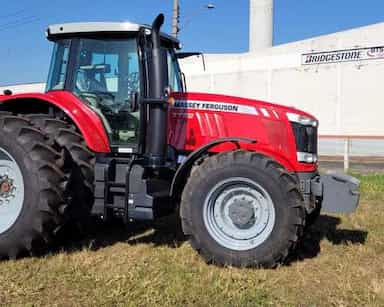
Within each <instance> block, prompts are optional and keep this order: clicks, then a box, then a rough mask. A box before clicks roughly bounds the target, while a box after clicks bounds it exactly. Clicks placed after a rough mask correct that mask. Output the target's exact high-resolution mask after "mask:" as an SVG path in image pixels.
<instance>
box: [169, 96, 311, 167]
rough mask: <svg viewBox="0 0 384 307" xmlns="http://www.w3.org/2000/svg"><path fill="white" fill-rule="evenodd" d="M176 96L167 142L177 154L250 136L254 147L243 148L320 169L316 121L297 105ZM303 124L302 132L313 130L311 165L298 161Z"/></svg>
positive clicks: (297, 164)
mask: <svg viewBox="0 0 384 307" xmlns="http://www.w3.org/2000/svg"><path fill="white" fill-rule="evenodd" d="M172 98H173V99H171V100H172V101H171V111H170V116H169V121H170V123H169V125H168V126H169V131H168V143H169V144H171V145H173V146H174V147H175V148H177V149H178V150H181V151H183V150H184V151H186V152H188V151H193V150H195V149H196V148H199V147H200V146H203V145H204V144H207V143H209V142H212V141H214V140H217V139H220V138H229V137H239V138H250V139H254V140H255V141H256V143H255V144H254V145H244V147H249V149H250V150H255V151H258V152H260V153H264V154H266V155H268V156H271V157H274V158H275V160H277V161H278V162H279V163H281V164H282V165H284V167H285V168H286V169H288V170H295V171H298V170H300V171H313V170H315V169H316V165H317V164H316V162H317V156H316V154H317V152H316V151H317V127H318V121H317V119H316V118H315V117H314V116H312V115H311V114H308V113H306V112H303V111H301V110H298V109H296V108H293V107H286V106H281V105H278V104H272V103H268V102H264V101H259V100H252V99H245V98H240V97H233V96H225V95H215V94H203V93H174V94H173V95H172ZM300 126H301V127H302V128H303V130H306V128H305V127H308V126H309V127H311V129H310V130H312V131H313V134H312V135H311V136H310V142H311V144H310V148H311V150H313V151H314V152H313V157H314V158H313V160H311V161H310V160H309V159H308V161H307V162H308V163H303V161H300V160H301V158H300V157H299V154H301V150H298V149H299V145H297V144H296V143H297V142H298V141H299V138H302V136H300V135H299V134H301V133H302V132H303V131H302V130H301V131H299V134H298V133H296V134H295V129H299V130H300ZM304 133H305V131H304ZM296 138H297V139H298V140H296ZM304 138H305V137H304ZM299 142H301V141H299ZM300 145H302V144H300ZM304 145H305V144H304ZM227 146H232V145H227ZM217 150H218V151H222V150H223V148H218V149H217Z"/></svg>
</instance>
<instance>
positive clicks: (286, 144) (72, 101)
mask: <svg viewBox="0 0 384 307" xmlns="http://www.w3.org/2000/svg"><path fill="white" fill-rule="evenodd" d="M172 96H173V97H174V98H175V99H176V100H177V101H180V100H182V101H200V102H202V103H205V102H218V103H230V104H236V105H243V106H249V107H252V108H255V109H256V111H257V113H258V114H257V115H251V114H240V113H235V112H221V111H213V110H196V109H175V108H171V109H170V112H169V125H168V143H169V144H171V145H173V146H174V147H175V148H177V149H178V150H179V151H186V152H190V151H193V150H195V149H198V148H199V147H201V146H203V145H204V144H206V143H208V142H211V141H213V140H215V139H218V138H224V137H246V138H253V139H255V140H257V143H256V144H245V143H244V144H241V147H242V148H243V149H247V150H252V151H257V152H260V153H263V154H265V155H267V156H269V157H271V158H273V159H274V160H276V161H277V162H279V163H280V164H282V165H283V166H284V167H285V168H286V169H287V170H289V171H296V172H311V171H314V170H316V169H317V165H315V164H304V163H299V162H298V161H297V157H296V146H295V139H294V135H293V131H292V129H291V126H290V124H289V121H288V118H287V116H286V113H287V112H292V113H296V114H300V115H305V116H308V117H313V116H311V115H309V114H308V113H305V112H302V111H300V110H297V109H294V108H290V107H284V106H280V105H275V104H271V103H267V102H262V101H257V100H250V99H244V98H239V97H231V96H224V95H212V94H200V93H187V94H181V93H174V94H173V95H172ZM33 99H37V100H41V101H46V102H48V103H51V104H53V105H55V106H57V107H58V108H60V109H62V110H63V111H64V112H65V113H66V114H67V115H68V116H69V117H70V118H71V119H72V120H73V122H74V123H75V124H76V125H77V127H78V128H79V130H80V131H81V133H82V134H83V136H84V138H85V141H86V142H87V145H88V147H89V148H90V149H91V150H92V151H94V152H99V153H106V152H110V146H109V141H108V137H107V135H106V133H105V129H104V127H103V124H102V122H101V120H100V118H99V117H98V115H97V114H96V113H95V112H94V111H93V110H91V109H90V108H89V107H88V106H87V105H85V104H84V103H83V102H82V101H81V100H79V99H78V98H77V97H76V96H74V95H73V94H71V93H69V92H65V91H52V92H49V93H46V94H40V93H34V94H21V95H11V96H1V95H0V103H9V102H16V101H19V103H31V100H33ZM262 109H264V112H265V111H266V112H267V113H268V114H269V116H266V115H265V114H263V112H262V111H261V110H262ZM234 148H235V146H234V145H233V144H229V143H226V144H222V145H219V146H216V147H215V148H214V149H213V151H214V152H222V151H228V150H233V149H234Z"/></svg>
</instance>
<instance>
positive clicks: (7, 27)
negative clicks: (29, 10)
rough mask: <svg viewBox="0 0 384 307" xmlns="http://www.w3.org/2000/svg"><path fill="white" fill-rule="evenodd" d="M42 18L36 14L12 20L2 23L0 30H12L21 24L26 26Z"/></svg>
mask: <svg viewBox="0 0 384 307" xmlns="http://www.w3.org/2000/svg"><path fill="white" fill-rule="evenodd" d="M40 19H41V18H40V17H36V16H29V17H27V18H23V19H19V20H16V21H12V22H7V23H4V24H2V25H0V32H2V31H6V30H10V29H13V28H16V27H19V26H24V25H27V24H30V23H33V22H37V21H39V20H40Z"/></svg>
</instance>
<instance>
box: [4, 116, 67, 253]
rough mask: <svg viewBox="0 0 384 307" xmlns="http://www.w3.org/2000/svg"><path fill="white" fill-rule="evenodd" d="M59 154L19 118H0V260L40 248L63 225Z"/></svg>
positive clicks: (45, 139) (41, 135) (49, 240)
mask: <svg viewBox="0 0 384 307" xmlns="http://www.w3.org/2000/svg"><path fill="white" fill-rule="evenodd" d="M62 166H63V156H62V154H61V153H60V152H57V151H56V150H54V149H53V148H52V147H51V146H50V145H49V143H48V139H47V138H46V137H45V136H44V135H43V133H42V132H40V131H39V130H38V129H36V128H34V127H33V126H32V125H31V123H30V122H29V121H27V120H26V119H24V118H22V117H18V116H12V115H8V114H0V258H12V259H13V258H16V257H18V256H19V255H22V254H34V253H37V252H39V251H41V250H42V249H44V248H45V247H46V246H47V244H49V243H50V242H51V241H52V240H51V239H52V237H53V235H54V233H55V231H56V230H58V229H59V228H60V227H61V225H62V224H63V221H64V218H63V216H64V213H65V211H66V203H65V201H64V196H63V193H64V192H63V189H64V185H65V183H66V177H65V175H64V173H63V172H62V171H61V168H62Z"/></svg>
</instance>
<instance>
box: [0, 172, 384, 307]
mask: <svg viewBox="0 0 384 307" xmlns="http://www.w3.org/2000/svg"><path fill="white" fill-rule="evenodd" d="M359 179H360V180H361V181H362V199H361V205H360V206H359V208H358V210H357V212H356V213H354V214H352V215H349V216H333V215H332V216H331V215H323V216H322V217H321V218H320V219H319V220H318V222H317V223H316V224H315V225H314V227H313V228H311V229H310V231H309V232H308V233H307V234H306V236H305V238H304V240H303V243H302V244H301V246H300V247H299V249H298V252H297V253H296V254H295V255H293V256H292V257H291V259H290V261H289V264H287V265H284V266H281V267H279V268H277V269H275V270H256V269H235V268H219V267H215V266H212V265H206V264H205V263H204V262H203V261H202V260H201V258H200V257H199V256H198V255H197V254H196V253H195V252H194V251H193V250H192V248H191V247H190V246H189V244H188V243H186V242H184V241H183V240H182V237H181V236H180V235H179V234H177V233H176V232H175V229H176V226H175V225H176V223H175V221H174V220H173V219H167V220H164V221H160V222H157V223H156V224H155V225H146V224H141V225H131V226H129V227H128V229H125V228H123V227H121V226H113V227H112V226H109V227H107V226H99V228H98V229H97V230H96V231H95V233H94V234H92V235H90V236H89V237H88V238H85V239H82V240H81V241H76V242H72V243H67V244H66V245H65V247H64V248H62V250H60V251H57V252H55V253H52V254H51V255H48V256H45V257H43V258H26V259H22V260H18V261H5V262H1V263H0V304H1V305H6V306H9V305H15V306H48V305H49V306H270V305H274V306H384V203H383V200H384V176H383V175H381V176H379V175H377V176H359Z"/></svg>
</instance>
